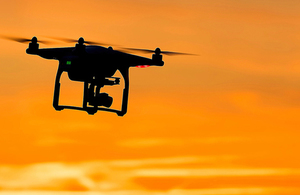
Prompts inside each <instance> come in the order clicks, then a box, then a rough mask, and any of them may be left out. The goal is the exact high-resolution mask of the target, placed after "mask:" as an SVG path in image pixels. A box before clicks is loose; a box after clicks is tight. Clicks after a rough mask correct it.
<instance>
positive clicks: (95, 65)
mask: <svg viewBox="0 0 300 195" xmlns="http://www.w3.org/2000/svg"><path fill="white" fill-rule="evenodd" d="M2 37H3V36H2ZM3 38H6V39H10V40H13V41H18V42H21V43H27V42H29V47H28V48H27V50H26V53H27V54H31V55H38V56H40V57H42V58H45V59H55V60H58V61H59V66H58V70H57V74H56V79H55V87H54V97H53V107H54V108H55V109H56V110H58V111H60V110H63V109H65V108H66V109H75V110H83V111H86V112H87V113H89V114H95V113H96V112H97V111H98V110H102V111H109V112H115V113H117V114H118V116H123V115H124V114H126V112H127V104H128V90H129V68H130V67H148V66H163V65H164V62H163V61H162V55H161V54H166V55H185V54H186V53H179V52H171V51H161V50H160V49H159V48H156V49H155V50H148V49H137V48H123V49H126V50H132V51H141V52H146V53H153V55H152V59H150V58H145V57H142V56H137V55H133V54H130V53H126V52H124V51H123V50H114V49H113V48H112V47H107V48H106V47H103V46H98V44H99V45H103V44H101V43H97V42H91V41H85V40H84V39H83V38H82V37H81V38H79V39H78V40H72V39H62V38H60V40H64V41H67V42H77V43H76V45H75V47H62V48H43V49H39V44H38V42H40V43H45V44H47V43H48V42H47V41H38V40H37V38H36V37H33V38H32V39H24V38H15V37H7V36H4V37H3ZM57 39H59V38H57ZM86 44H92V45H86ZM117 70H119V71H120V73H121V75H122V77H123V80H124V89H123V99H122V107H121V110H115V109H110V107H111V105H112V102H113V98H112V97H111V96H109V95H108V94H107V93H101V92H100V89H101V88H102V87H104V86H109V85H110V86H113V85H119V84H120V78H117V77H113V75H114V74H115V72H116V71H117ZM63 72H67V73H68V76H69V78H70V80H72V81H79V82H83V83H84V89H83V105H82V107H77V106H68V105H59V93H60V78H61V75H62V73H63Z"/></svg>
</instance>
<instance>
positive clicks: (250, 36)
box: [0, 0, 300, 195]
mask: <svg viewBox="0 0 300 195" xmlns="http://www.w3.org/2000/svg"><path fill="white" fill-rule="evenodd" d="M0 1H1V6H0V16H1V17H0V27H1V32H0V35H10V36H18V37H26V38H31V37H33V36H37V37H38V39H42V40H49V41H50V40H51V41H55V40H53V39H51V38H50V37H66V38H72V39H78V38H79V37H84V38H85V40H90V41H99V42H104V43H110V44H111V45H112V46H114V48H118V47H135V48H145V49H155V48H156V47H160V48H161V49H162V50H167V51H177V52H186V53H193V54H197V55H194V56H185V55H182V56H164V57H163V60H164V62H165V65H164V66H163V67H148V68H131V69H130V73H129V74H130V89H129V90H130V92H129V104H128V112H127V114H126V115H125V116H124V117H119V116H117V115H116V114H114V113H109V112H100V111H99V112H98V113H96V114H95V115H88V114H87V113H86V112H81V111H75V110H63V111H60V112H58V111H55V109H54V108H53V107H52V98H53V90H54V80H55V75H56V71H57V67H58V62H57V61H55V60H46V59H43V58H40V57H38V56H33V55H28V54H26V52H25V50H26V49H27V47H28V45H26V44H22V43H17V42H12V41H9V40H5V39H0V51H1V54H0V63H1V65H0V86H1V91H0V110H1V113H0V115H1V116H0V120H1V128H0V190H1V191H0V194H8V195H23V194H26V195H38V194H42V195H54V194H55V195H57V194H58V195H60V194H61V195H66V194H72V195H73V194H76V195H77V194H78V195H94V194H95V195H96V194H97V195H98V194H100V195H102V194H103V195H104V194H105V195H106V194H107V195H123V194H125V195H182V194H184V195H198V194H200V195H246V194H247V195H252V194H255V195H256V194H259V195H283V194H284V195H297V194H299V195H300V156H299V149H300V141H299V140H300V137H299V136H300V118H299V117H300V1H298V0H109V1H107V0H85V1H83V0H72V1H69V0H65V1H62V0H51V1H42V0H10V1H7V0H0ZM72 46H74V44H71V43H64V42H61V41H55V44H54V45H43V44H40V48H47V47H72ZM137 54H138V55H142V56H145V57H151V54H140V53H137ZM117 76H118V75H117ZM121 82H122V80H121ZM61 83H62V93H61V96H62V97H61V101H62V103H64V104H75V105H76V104H78V105H80V104H81V101H82V87H83V84H82V83H76V82H72V81H70V80H69V79H68V77H67V75H63V77H62V81H61ZM107 90H108V91H109V92H110V94H112V95H115V96H116V98H115V100H114V104H113V107H115V108H118V107H120V101H121V99H120V98H119V96H120V94H121V93H122V85H121V86H117V87H108V88H107ZM115 96H114V97H115Z"/></svg>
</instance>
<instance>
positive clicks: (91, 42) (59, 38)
mask: <svg viewBox="0 0 300 195" xmlns="http://www.w3.org/2000/svg"><path fill="white" fill-rule="evenodd" d="M49 38H51V39H56V40H59V41H63V42H66V43H81V44H83V43H85V44H89V45H108V46H109V45H110V44H108V43H103V42H96V41H85V40H84V39H83V38H82V37H80V38H79V39H70V38H62V37H49Z"/></svg>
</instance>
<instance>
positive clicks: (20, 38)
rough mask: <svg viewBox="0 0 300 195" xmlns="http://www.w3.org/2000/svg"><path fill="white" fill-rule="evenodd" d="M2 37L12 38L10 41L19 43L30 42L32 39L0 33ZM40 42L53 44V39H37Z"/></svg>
mask: <svg viewBox="0 0 300 195" xmlns="http://www.w3.org/2000/svg"><path fill="white" fill-rule="evenodd" d="M0 37H1V38H2V39H6V40H10V41H16V42H19V43H29V42H31V41H32V39H27V38H22V37H13V36H6V35H0ZM37 42H38V43H43V44H53V42H51V41H41V40H37Z"/></svg>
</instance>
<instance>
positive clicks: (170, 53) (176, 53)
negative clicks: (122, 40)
mask: <svg viewBox="0 0 300 195" xmlns="http://www.w3.org/2000/svg"><path fill="white" fill-rule="evenodd" d="M122 49H125V50H132V51H139V52H143V53H155V54H157V55H159V54H165V55H196V54H191V53H182V52H174V51H161V50H160V48H156V49H155V50H151V49H138V48H122Z"/></svg>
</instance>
